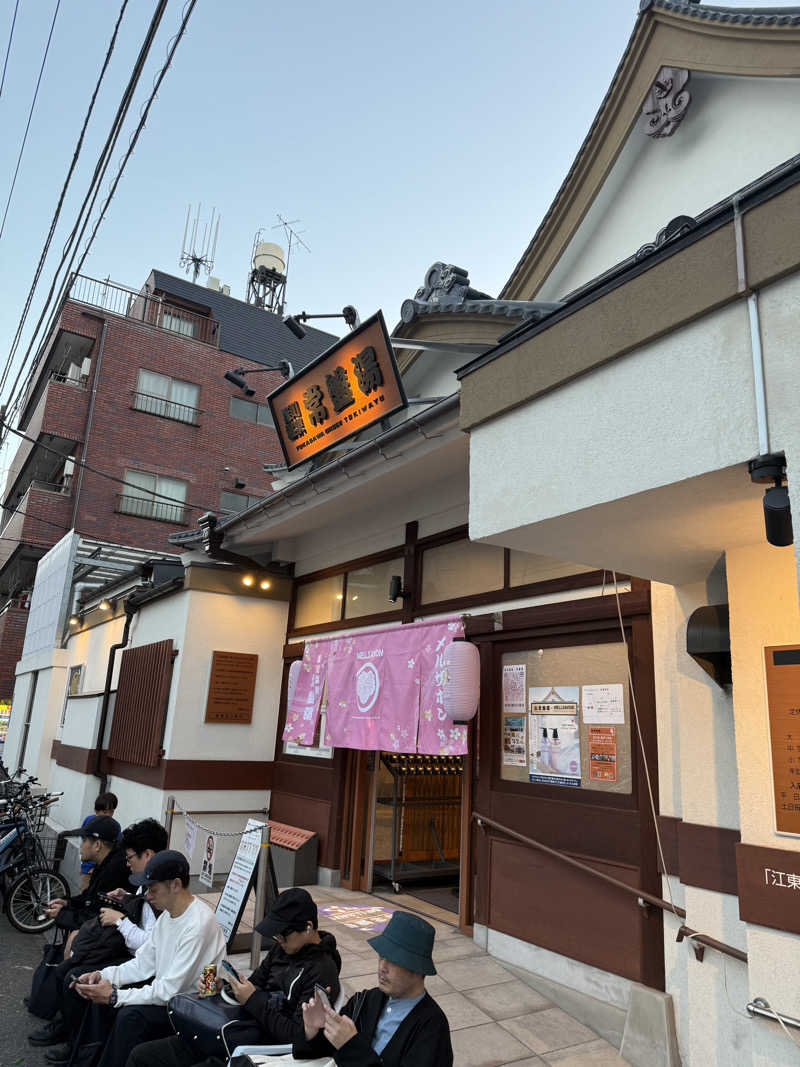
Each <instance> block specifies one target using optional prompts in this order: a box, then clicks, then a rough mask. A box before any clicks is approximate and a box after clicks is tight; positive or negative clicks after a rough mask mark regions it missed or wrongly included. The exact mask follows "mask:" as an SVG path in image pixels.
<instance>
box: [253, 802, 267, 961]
mask: <svg viewBox="0 0 800 1067" xmlns="http://www.w3.org/2000/svg"><path fill="white" fill-rule="evenodd" d="M268 861H269V823H268V822H265V823H264V825H263V826H262V827H261V849H260V851H259V854H258V877H257V880H256V906H255V912H254V914H253V944H252V947H251V949H250V967H251V968H252V969H253V970H255V969H256V967H258V965H259V962H260V960H261V934H260V933H259V932H258V931H257V930H256V929H255V928H256V926H257V925H258V924H259V923H260V922H261V920H262V919H263V918H264V915H265V914H266V907H265V905H266V900H267V878H268V877H269V862H268Z"/></svg>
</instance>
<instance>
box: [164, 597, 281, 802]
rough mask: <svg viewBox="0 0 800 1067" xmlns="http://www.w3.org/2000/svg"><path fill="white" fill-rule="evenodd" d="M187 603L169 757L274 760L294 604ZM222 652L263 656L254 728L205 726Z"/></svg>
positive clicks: (200, 600)
mask: <svg viewBox="0 0 800 1067" xmlns="http://www.w3.org/2000/svg"><path fill="white" fill-rule="evenodd" d="M173 599H174V598H173ZM181 599H182V600H184V601H185V612H186V616H185V619H186V621H185V631H184V637H183V639H180V638H179V639H178V641H177V642H176V643H177V644H178V646H179V647H180V648H181V653H180V655H179V657H178V660H177V661H176V663H175V674H174V675H173V684H172V699H171V701H170V712H169V716H168V719H167V728H166V733H165V738H164V747H165V749H166V752H167V757H168V758H169V759H184V760H185V759H216V760H221V759H226V760H230V761H232V762H233V761H235V760H237V759H238V760H271V759H273V757H274V754H275V733H276V730H277V722H278V705H279V699H280V687H281V679H282V672H283V657H282V652H283V645H284V642H285V639H286V617H287V614H288V604H285V603H283V602H281V601H277V600H255V599H252V598H246V597H233V596H223V595H222V594H219V593H206V592H200V591H190V592H188V593H184V594H182V596H181ZM215 650H219V651H227V652H254V653H256V654H257V655H258V657H259V659H258V671H257V674H256V688H255V696H254V700H253V721H252V723H250V724H247V725H245V724H242V725H239V724H235V723H205V722H204V719H205V710H206V699H207V696H208V683H209V678H210V673H211V654H212V652H214V651H215ZM231 780H232V782H233V781H234V780H235V767H231ZM217 806H218V805H217ZM236 806H239V805H238V804H237V805H236ZM260 806H263V801H262V803H261V805H260Z"/></svg>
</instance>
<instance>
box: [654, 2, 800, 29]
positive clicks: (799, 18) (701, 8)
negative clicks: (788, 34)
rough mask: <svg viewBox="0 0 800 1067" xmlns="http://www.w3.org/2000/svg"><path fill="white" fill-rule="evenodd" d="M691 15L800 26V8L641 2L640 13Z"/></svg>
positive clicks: (709, 19)
mask: <svg viewBox="0 0 800 1067" xmlns="http://www.w3.org/2000/svg"><path fill="white" fill-rule="evenodd" d="M651 7H654V8H658V9H659V10H660V11H674V12H675V14H676V15H691V16H693V17H694V18H697V19H702V20H704V21H705V22H731V23H737V24H739V25H744V26H800V7H707V6H706V5H705V4H700V3H694V4H692V3H686V0H641V3H640V4H639V10H640V11H647V9H648V8H651Z"/></svg>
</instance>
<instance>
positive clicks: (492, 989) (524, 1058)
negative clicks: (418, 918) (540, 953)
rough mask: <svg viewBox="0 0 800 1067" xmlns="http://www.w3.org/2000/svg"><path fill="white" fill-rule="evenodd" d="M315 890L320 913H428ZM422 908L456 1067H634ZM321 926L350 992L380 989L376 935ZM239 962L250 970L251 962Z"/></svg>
mask: <svg viewBox="0 0 800 1067" xmlns="http://www.w3.org/2000/svg"><path fill="white" fill-rule="evenodd" d="M309 888H310V891H311V893H312V896H313V897H314V899H315V900H316V902H317V904H319V905H325V904H340V905H342V904H349V905H360V906H367V905H376V904H380V905H383V906H386V907H389V908H394V909H396V908H398V907H399V908H402V907H403V905H410V907H411V908H412V909H413V910H416V908H417V907H418V906H419V905H420V902H419V901H416V900H412V898H409V897H405V896H400V897H392V896H391V895H389V896H387V897H384V898H382V899H379V898H377V897H375V896H368V895H366V894H360V893H351V892H350V891H348V890H346V889H333V888H330V887H323V886H319V887H309ZM215 896H216V894H213V896H212V895H209V897H208V898H207V899H209V901H211V900H213V898H214V897H215ZM422 907H423V908H424V910H425V913H426V917H427V918H428V919H429V920H430V921H431V922H432V923H433V926H434V927H435V929H436V944H435V946H434V950H433V958H434V962H435V964H436V970H437V972H438V973H437V974H436V975H435V976H432V977H430V978H428V979H427V980H426V983H425V984H426V988H427V989H428V992H429V993H430V994H431V995H432V996H433V997H435V998H436V1000H437V1001H438V1003H439V1004H440V1005H441V1007H442V1010H443V1011H444V1013H445V1014H446V1015H447V1018H448V1019H449V1021H450V1030H451V1038H452V1042H453V1051H454V1053H455V1067H503V1065H505V1064H514V1065H515V1067H534V1065H536V1067H543V1065H544V1064H549V1063H557V1064H559V1065H560V1067H590V1065H591V1067H624V1065H625V1064H626V1063H627V1061H626V1060H624V1059H622V1057H621V1056H620V1055H619V1053H618V1052H617V1050H616V1049H615V1048H614V1047H613V1046H612V1045H610V1044H609V1043H608V1042H607V1041H605V1040H603V1039H602V1038H600V1037H598V1036H597V1034H595V1033H594V1032H593V1031H592V1030H590V1029H589V1028H588V1027H586V1026H584V1025H583V1024H582V1023H580V1022H578V1021H577V1019H574V1018H572V1016H570V1015H568V1014H567V1013H566V1012H564V1011H562V1010H561V1008H559V1007H558V1005H557V1004H553V1003H551V1002H550V1001H549V1000H546V999H545V997H543V996H541V994H539V993H538V992H537V991H536V990H535V989H533V988H531V987H530V986H528V985H526V984H525V982H524V981H521V980H520V979H519V978H518V977H517V975H516V974H512V973H511V972H510V971H508V970H507V969H506V968H505V967H504V966H503V965H502V964H501V963H499V962H498V961H497V960H495V959H493V958H492V957H490V956H488V955H487V954H486V953H485V952H483V951H482V950H481V949H480V948H478V946H477V945H476V944H475V943H474V942H473V941H471V940H470V939H469V938H467V937H464V936H463V934H461V933H460V932H459V931H458V929H456V928H455V927H454V926H452V925H451V920H452V918H453V917H452V916H451V915H450V914H449V913H448V912H445V911H441V910H440V909H436V908H433V907H429V906H428V905H422ZM320 926H321V927H323V928H324V929H326V930H329V931H330V932H331V933H332V934H333V935H334V936H335V937H336V941H337V944H338V946H339V951H340V952H341V955H342V985H343V987H344V990H345V992H346V993H347V994H348V995H349V994H351V993H354V992H356V991H357V990H359V989H365V988H368V987H370V986H373V985H375V984H376V973H375V972H376V965H377V959H376V956H375V953H374V951H373V950H372V949H371V948H370V947H369V945H368V944H367V939H368V938H369V937H371V936H373V935H372V934H371V933H368V932H362V931H361V930H357V929H352V928H350V927H348V926H345V925H343V924H342V923H339V922H335V921H331V920H330V919H329V918H328V917H327V916H325V917H321V920H320ZM234 961H235V965H241V967H242V968H243V969H245V970H246V969H247V966H248V962H249V956H246V955H242V956H238V957H234Z"/></svg>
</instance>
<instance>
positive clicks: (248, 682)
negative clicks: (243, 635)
mask: <svg viewBox="0 0 800 1067" xmlns="http://www.w3.org/2000/svg"><path fill="white" fill-rule="evenodd" d="M257 670H258V656H257V655H255V653H251V652H214V653H213V655H212V659H211V679H210V681H209V683H208V700H207V701H206V720H205V721H206V722H231V723H248V722H252V721H253V694H254V693H255V689H256V671H257Z"/></svg>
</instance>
